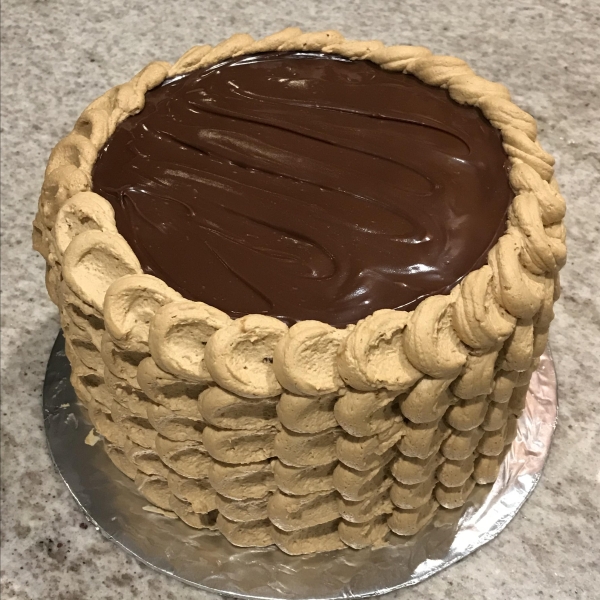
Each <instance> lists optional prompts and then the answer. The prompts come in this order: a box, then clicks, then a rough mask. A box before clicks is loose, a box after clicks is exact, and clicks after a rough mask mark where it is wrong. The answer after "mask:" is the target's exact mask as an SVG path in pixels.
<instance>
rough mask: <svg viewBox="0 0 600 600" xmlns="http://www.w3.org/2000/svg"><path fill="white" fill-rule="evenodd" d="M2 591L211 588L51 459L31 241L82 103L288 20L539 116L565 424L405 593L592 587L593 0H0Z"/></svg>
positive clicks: (598, 103)
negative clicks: (475, 535)
mask: <svg viewBox="0 0 600 600" xmlns="http://www.w3.org/2000/svg"><path fill="white" fill-rule="evenodd" d="M2 13H3V14H2V17H3V18H2V57H1V59H2V83H3V86H2V157H1V158H2V188H1V194H2V419H1V424H2V565H1V568H2V571H1V592H0V593H1V595H2V598H3V599H6V600H9V599H38V598H52V599H58V600H82V599H85V600H96V599H97V600H100V599H102V600H111V599H116V598H119V599H127V598H152V599H173V600H174V599H177V600H185V599H188V598H189V599H192V598H194V599H195V598H205V597H209V596H210V594H206V593H204V592H201V591H198V590H195V589H192V588H189V587H186V586H185V585H183V584H181V583H179V582H177V581H175V580H172V579H169V578H167V577H165V576H162V575H159V574H157V573H155V572H153V571H151V570H150V569H148V568H146V567H144V566H142V565H140V564H138V563H137V562H136V561H135V560H134V559H133V558H131V557H130V556H128V555H126V554H125V553H123V552H122V551H120V550H119V549H118V548H117V547H115V546H114V545H113V544H111V543H110V542H108V541H106V540H105V539H104V538H103V537H102V536H101V535H100V534H99V533H98V532H96V531H95V530H94V529H93V528H92V527H88V526H87V525H86V524H85V519H84V517H83V514H82V513H81V512H80V511H79V510H78V508H77V506H76V504H75V502H74V501H73V499H72V498H71V496H70V495H69V493H68V491H67V489H66V488H65V486H64V484H63V483H62V481H61V480H60V478H59V477H58V475H57V474H56V472H55V471H54V469H53V467H52V463H51V460H50V457H49V455H48V451H47V448H46V443H45V439H44V433H43V427H42V411H41V387H42V380H43V377H44V371H45V364H46V360H47V358H48V355H49V352H50V348H51V346H52V343H53V341H54V339H55V337H56V334H57V332H58V328H59V324H58V319H57V311H56V308H55V307H54V306H53V305H52V304H51V303H50V301H49V300H48V298H47V296H46V292H45V289H44V285H43V280H44V264H43V261H42V259H41V257H40V256H38V255H37V254H35V253H33V251H32V250H31V242H30V237H31V236H30V229H31V221H32V219H33V216H34V212H35V210H36V206H37V197H38V193H39V189H40V185H41V183H42V177H43V172H44V166H45V161H46V159H47V157H48V153H49V152H50V149H51V148H52V146H53V145H54V144H55V143H56V142H57V141H58V139H59V138H60V137H62V136H63V135H65V134H66V133H67V132H68V131H69V130H70V128H71V127H72V125H73V123H74V122H75V120H76V118H77V116H78V115H79V113H80V112H81V111H82V110H83V108H84V107H85V106H86V105H87V104H88V103H89V102H90V101H91V100H93V99H94V98H95V97H97V96H98V95H100V94H101V93H102V92H104V91H105V90H106V89H108V88H109V87H112V86H113V85H115V84H117V83H120V82H122V81H125V80H127V79H129V78H130V77H131V76H132V75H133V73H134V72H135V71H137V70H138V69H139V68H141V67H142V66H143V65H145V64H146V63H148V62H150V61H151V60H155V59H164V60H174V59H175V58H177V57H178V56H179V55H180V54H181V53H183V52H184V51H185V50H187V49H188V47H190V46H191V45H193V44H196V43H199V42H208V43H211V44H214V43H217V42H218V41H220V40H221V39H223V38H226V37H228V36H229V35H231V34H232V33H235V32H239V31H244V32H248V33H251V34H252V35H254V36H255V37H259V36H263V35H266V34H268V33H271V32H273V31H276V30H279V29H281V28H283V27H285V26H288V25H298V26H300V27H303V28H305V29H308V30H310V29H312V30H317V29H324V28H336V29H339V30H341V31H342V32H344V33H345V34H346V35H347V36H348V37H356V38H367V39H369V38H370V39H373V38H377V39H381V40H383V41H384V42H386V43H410V44H421V45H425V46H429V47H430V48H431V49H432V50H434V51H435V52H437V53H442V54H452V55H456V56H459V57H461V58H464V59H466V60H467V61H468V62H469V63H470V64H471V65H472V66H473V67H474V68H475V69H476V71H477V72H478V73H479V74H481V75H483V76H484V77H488V78H490V79H493V80H498V81H502V82H503V83H504V84H506V85H507V86H508V88H509V89H510V91H511V92H512V94H513V98H514V99H515V101H516V102H517V103H518V104H519V105H520V106H522V107H523V108H524V109H525V110H527V111H529V112H530V113H531V114H533V115H534V116H535V117H536V118H537V120H538V124H539V128H540V137H541V141H542V144H543V146H544V148H545V149H546V150H548V151H549V152H551V153H552V154H553V155H554V156H555V157H556V159H557V175H558V180H559V182H560V183H561V186H562V190H563V193H564V195H565V197H566V199H567V202H568V209H569V212H568V217H567V225H568V231H569V260H568V264H567V266H566V267H565V269H564V271H563V273H562V282H563V294H562V298H561V300H560V302H559V303H558V304H557V306H556V320H555V322H554V324H553V326H552V332H551V344H552V349H553V352H554V356H555V360H556V366H557V371H558V377H559V397H560V421H559V424H558V428H557V431H556V435H555V438H554V443H553V447H552V451H551V454H550V458H549V461H548V464H547V466H546V469H545V472H544V475H543V478H542V480H541V483H540V484H539V486H538V487H537V489H536V490H535V492H534V494H533V496H532V497H531V498H530V500H529V501H528V502H527V503H526V505H525V506H524V508H523V509H522V510H521V511H520V513H519V514H518V515H517V517H516V518H515V520H514V521H513V522H512V523H511V524H510V525H509V527H508V528H507V530H506V531H505V532H504V533H502V535H501V536H500V537H499V538H498V539H496V540H494V541H493V542H492V543H491V544H488V545H487V546H485V547H483V548H482V549H481V550H479V551H478V552H476V553H475V554H474V555H472V556H470V557H469V558H467V559H466V560H464V561H462V562H460V563H458V564H456V565H454V566H453V567H451V568H450V569H448V570H445V571H443V572H442V573H441V574H439V575H437V576H435V577H433V578H432V579H430V580H428V581H425V582H424V583H422V584H420V585H419V586H417V587H416V588H412V589H408V590H405V591H401V592H398V593H396V594H392V595H391V596H390V598H391V597H394V598H395V597H401V598H417V597H418V598H421V599H428V598H447V599H452V598H457V599H460V600H468V599H481V598H486V599H487V600H495V599H508V598H510V599H513V600H517V599H524V598H537V597H540V598H557V599H561V600H563V599H571V598H577V599H584V598H587V599H590V600H591V599H592V598H598V593H599V592H598V572H600V564H599V562H600V453H599V452H598V449H597V447H598V444H600V414H599V411H598V408H597V407H598V393H599V392H598V390H599V389H600V369H599V368H598V361H599V359H600V301H599V300H598V294H599V292H600V251H599V242H600V233H599V232H600V155H599V153H598V148H599V147H600V138H599V134H598V117H599V114H598V108H599V107H600V100H599V99H598V90H599V89H600V76H599V75H598V69H597V65H598V63H599V61H600V50H599V49H598V44H597V34H598V31H599V30H600V8H599V5H598V3H597V0H577V1H572V0H556V1H550V0H538V1H537V2H531V1H528V0H504V1H503V2H486V1H485V0H456V1H455V2H447V1H445V0H428V1H427V0H407V1H405V2H391V1H389V0H388V1H385V0H371V1H370V2H357V1H356V0H330V1H329V2H327V3H325V2H318V1H315V0H287V1H285V2H283V1H268V0H255V1H254V2H241V1H236V2H231V1H230V0H221V1H218V2H217V1H216V0H194V1H192V0H179V1H177V2H161V1H157V2H142V1H141V0H132V1H130V2H121V1H118V0H104V1H103V2H92V1H91V0H79V1H77V0H61V1H60V2H59V1H58V0H5V1H4V2H3V6H2Z"/></svg>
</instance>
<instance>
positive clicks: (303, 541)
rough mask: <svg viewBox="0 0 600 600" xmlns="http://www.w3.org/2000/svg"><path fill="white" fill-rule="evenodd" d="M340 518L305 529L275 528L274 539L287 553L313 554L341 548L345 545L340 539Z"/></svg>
mask: <svg viewBox="0 0 600 600" xmlns="http://www.w3.org/2000/svg"><path fill="white" fill-rule="evenodd" d="M339 522H340V520H339V519H337V520H335V521H331V522H329V523H325V524H323V525H315V526H313V527H306V528H304V529H298V530H292V531H284V530H282V529H279V528H277V527H274V528H273V541H274V542H275V544H277V546H278V547H279V548H280V549H281V550H283V551H284V552H285V553H287V554H292V555H295V554H311V553H313V552H330V551H331V550H340V549H341V548H344V547H345V545H344V543H343V542H342V540H341V539H340V536H339V533H338V525H339Z"/></svg>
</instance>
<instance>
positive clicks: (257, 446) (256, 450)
mask: <svg viewBox="0 0 600 600" xmlns="http://www.w3.org/2000/svg"><path fill="white" fill-rule="evenodd" d="M276 433H277V429H276V428H275V427H266V428H264V429H259V430H258V431H248V430H245V429H239V430H238V429H216V428H215V427H210V426H209V427H206V429H205V430H204V433H203V441H204V445H205V446H206V450H207V451H208V453H209V454H210V455H211V456H212V457H213V458H214V459H215V460H218V461H221V462H224V463H228V464H233V465H235V464H247V463H253V462H260V461H263V460H266V459H267V458H271V457H272V456H274V455H275V451H274V440H275V435H276Z"/></svg>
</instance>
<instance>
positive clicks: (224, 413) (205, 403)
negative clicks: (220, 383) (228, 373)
mask: <svg viewBox="0 0 600 600" xmlns="http://www.w3.org/2000/svg"><path fill="white" fill-rule="evenodd" d="M198 404H199V411H200V414H201V415H202V418H203V419H204V421H206V422H207V423H208V424H209V425H213V426H215V427H220V428H224V429H249V430H256V429H260V428H261V427H262V428H264V427H265V426H274V425H275V424H276V423H277V412H276V406H277V399H275V398H264V399H254V398H253V399H247V398H242V397H241V396H236V395H235V394H232V393H231V392H228V391H226V390H224V389H222V388H220V387H217V386H211V387H209V388H207V389H206V390H204V391H203V392H202V393H201V394H200V397H199V398H198Z"/></svg>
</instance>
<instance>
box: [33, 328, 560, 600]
mask: <svg viewBox="0 0 600 600" xmlns="http://www.w3.org/2000/svg"><path fill="white" fill-rule="evenodd" d="M69 375H70V366H69V361H68V360H67V357H66V356H65V352H64V338H63V336H62V334H59V336H58V338H57V340H56V342H55V344H54V348H53V349H52V353H51V355H50V359H49V361H48V368H47V371H46V378H45V381H44V398H43V405H44V424H45V429H46V435H47V438H48V444H49V447H50V452H51V454H52V458H53V460H54V463H55V465H56V468H57V469H58V472H59V473H60V475H61V477H62V478H63V479H64V481H65V483H66V485H67V487H68V488H69V490H70V492H71V494H73V496H74V498H75V500H76V501H77V503H78V504H79V506H80V507H81V509H82V510H83V512H84V513H85V515H86V517H87V518H88V520H89V521H91V522H92V524H93V525H94V526H95V527H96V529H98V530H99V531H101V532H102V533H103V534H104V535H105V536H106V537H107V538H109V539H110V540H112V541H113V542H114V543H115V544H117V545H118V546H120V547H121V548H123V549H124V550H126V551H127V552H129V553H131V554H133V556H135V557H136V558H137V559H138V560H140V561H142V562H143V563H145V564H147V565H148V566H150V567H152V568H154V569H156V570H157V571H160V572H161V573H165V574H167V575H171V576H172V577H176V578H177V579H179V580H181V581H184V582H185V583H188V584H190V585H192V586H196V587H198V588H201V589H204V590H207V591H210V592H214V593H218V594H223V595H226V596H235V597H237V598H257V599H259V598H260V599H280V598H281V599H284V598H285V599H288V600H290V599H292V600H293V599H301V598H305V599H308V598H310V599H314V600H317V599H323V600H325V599H328V600H333V599H334V598H340V599H342V598H344V599H348V598H364V597H367V596H372V595H379V594H386V593H388V592H391V591H394V590H397V589H400V588H403V587H407V586H410V585H414V584H416V583H419V582H420V581H423V580H424V579H427V578H428V577H431V576H432V575H434V574H435V573H437V572H439V571H441V570H442V569H445V568H446V567H448V566H450V565H452V564H453V563H455V562H457V561H459V560H461V559H462V558H464V557H465V556H468V555H469V554H471V553H472V552H474V551H475V550H477V548H479V547H481V546H482V545H483V544H485V543H487V542H489V541H490V540H492V539H493V538H495V537H496V536H497V535H498V534H499V533H500V532H501V531H502V530H503V529H504V528H505V527H506V526H507V525H508V523H509V522H510V521H511V520H512V519H513V518H514V516H515V515H516V514H517V512H518V511H519V509H520V508H521V506H522V505H523V503H524V502H525V500H527V498H528V497H529V495H530V494H531V492H532V491H533V489H534V488H535V486H536V484H537V482H538V480H539V478H540V475H541V472H542V468H543V466H544V463H545V461H546V458H547V456H548V451H549V448H550V442H551V439H552V435H553V433H554V428H555V426H556V417H557V408H558V404H557V396H556V376H555V371H554V365H553V362H552V357H551V355H550V354H549V352H546V353H545V354H544V355H543V356H542V357H541V361H540V366H539V368H538V370H537V372H536V373H534V375H533V377H532V380H531V385H530V387H529V392H528V394H527V403H526V408H525V411H524V413H523V415H522V416H521V418H520V419H519V422H518V433H517V437H516V439H515V441H514V442H513V444H512V446H511V449H510V451H509V452H508V454H507V456H506V458H505V460H504V462H503V464H502V467H501V469H500V474H499V476H498V479H497V481H496V482H495V483H494V484H493V485H488V486H476V488H475V492H474V493H473V494H472V495H471V497H470V498H469V500H468V502H467V503H466V504H465V506H463V507H462V508H460V509H455V510H445V509H442V510H440V511H438V513H437V514H436V517H435V518H434V520H433V521H432V522H431V523H430V524H429V525H428V526H427V527H426V528H425V529H423V530H422V531H421V532H419V533H418V534H417V535H416V536H414V537H412V538H401V537H398V536H391V544H390V545H389V546H386V547H383V548H378V549H375V550H371V549H366V550H352V549H347V550H338V551H335V552H329V553H324V554H316V555H310V556H288V555H287V554H284V553H283V552H281V551H280V550H279V549H278V548H276V547H275V546H271V547H268V548H251V549H248V548H236V547H235V546H232V545H231V544H229V543H228V542H227V541H226V540H225V538H224V537H223V536H222V535H220V534H219V533H215V532H207V531H201V530H195V529H192V528H190V527H188V526H187V525H185V524H184V523H183V522H182V521H180V520H172V519H169V518H167V517H164V516H162V515H159V514H155V513H152V512H149V510H148V509H149V508H151V507H149V506H148V502H147V501H146V500H145V499H144V498H143V497H142V496H141V495H140V494H139V493H138V492H137V491H136V489H135V487H134V485H133V482H132V481H130V480H129V479H128V478H127V477H125V475H123V474H122V473H121V472H120V471H118V470H117V468H116V467H115V466H114V465H113V464H112V463H111V461H110V460H109V458H108V457H107V456H106V454H105V453H104V451H103V450H102V446H101V444H98V445H95V446H90V445H87V444H86V443H85V442H84V440H85V438H86V436H87V435H88V433H89V431H90V429H91V424H90V422H89V420H88V417H87V414H86V410H85V408H83V407H82V405H81V404H79V403H78V402H77V398H76V396H75V392H74V391H73V388H72V387H71V384H70V383H69Z"/></svg>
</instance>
